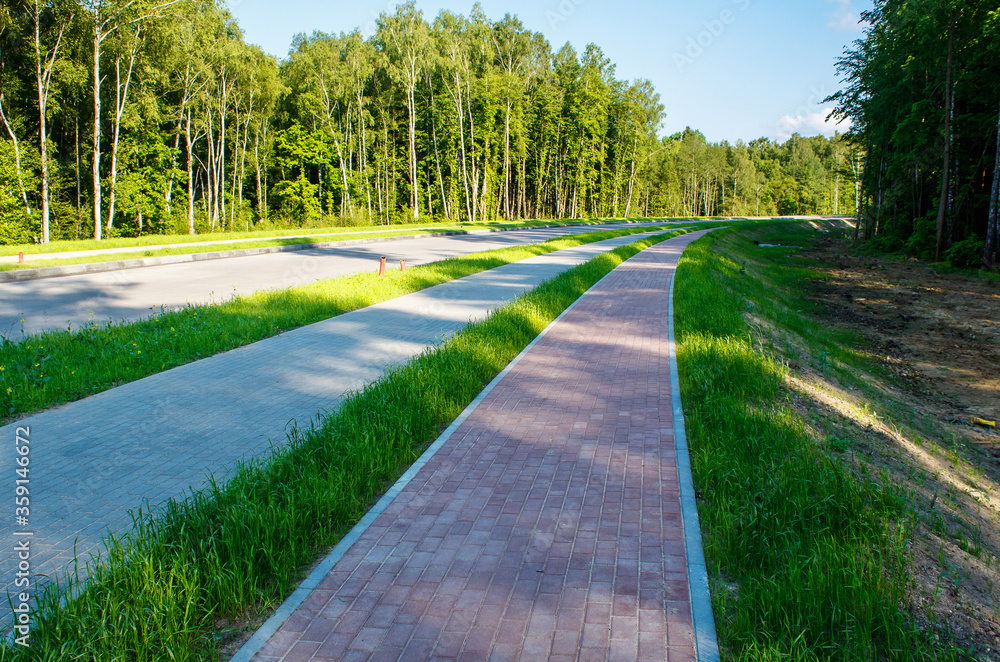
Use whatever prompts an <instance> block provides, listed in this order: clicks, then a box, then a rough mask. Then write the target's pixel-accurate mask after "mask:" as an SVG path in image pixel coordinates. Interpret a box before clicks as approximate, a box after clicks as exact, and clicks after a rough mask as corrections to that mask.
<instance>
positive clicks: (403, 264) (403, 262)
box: [399, 260, 406, 271]
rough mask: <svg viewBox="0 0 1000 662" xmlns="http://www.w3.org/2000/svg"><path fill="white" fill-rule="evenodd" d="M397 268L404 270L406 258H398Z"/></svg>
mask: <svg viewBox="0 0 1000 662" xmlns="http://www.w3.org/2000/svg"><path fill="white" fill-rule="evenodd" d="M399 270H400V271H406V260H400V261H399Z"/></svg>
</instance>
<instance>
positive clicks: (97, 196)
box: [91, 9, 102, 241]
mask: <svg viewBox="0 0 1000 662" xmlns="http://www.w3.org/2000/svg"><path fill="white" fill-rule="evenodd" d="M94 14H95V15H94V44H93V46H94V48H93V51H94V52H93V57H94V67H93V76H94V153H93V156H92V158H91V162H92V163H91V165H92V170H93V177H94V199H93V207H94V239H97V240H98V241H100V239H101V220H102V219H101V38H102V37H101V24H100V22H99V21H98V16H97V10H96V9H95V10H94Z"/></svg>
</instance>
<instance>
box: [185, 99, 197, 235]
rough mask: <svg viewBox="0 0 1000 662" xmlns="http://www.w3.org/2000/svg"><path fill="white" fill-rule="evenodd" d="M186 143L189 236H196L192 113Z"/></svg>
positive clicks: (188, 120)
mask: <svg viewBox="0 0 1000 662" xmlns="http://www.w3.org/2000/svg"><path fill="white" fill-rule="evenodd" d="M184 142H185V144H186V146H187V173H188V201H187V202H188V208H187V219H188V234H194V233H195V232H194V186H195V181H194V141H193V140H191V111H190V110H188V113H187V130H186V131H185V132H184Z"/></svg>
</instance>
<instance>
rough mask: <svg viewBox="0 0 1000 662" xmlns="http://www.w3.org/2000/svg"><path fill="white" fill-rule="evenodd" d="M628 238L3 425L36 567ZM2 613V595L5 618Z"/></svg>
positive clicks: (246, 455) (2, 588)
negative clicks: (23, 471)
mask: <svg viewBox="0 0 1000 662" xmlns="http://www.w3.org/2000/svg"><path fill="white" fill-rule="evenodd" d="M636 238H637V236H636V235H633V236H631V237H621V238H617V239H613V240H609V241H604V242H598V243H594V244H587V245H584V246H579V247H576V248H572V249H567V250H564V251H557V252H555V253H550V254H548V255H544V256H540V257H537V258H532V259H530V260H525V261H523V262H518V263H515V264H510V265H506V266H504V267H500V268H497V269H493V270H490V271H488V272H482V273H479V274H476V275H473V276H469V277H467V278H463V279H460V280H456V281H452V282H450V283H445V284H443V285H439V286H437V287H433V288H429V289H426V290H423V291H421V292H416V293H414V294H410V295H407V296H404V297H399V298H397V299H394V300H391V301H386V302H384V303H381V304H378V305H376V306H372V307H370V308H366V309H364V310H359V311H356V312H353V313H348V314H346V315H341V316H339V317H335V318H332V319H329V320H326V321H323V322H319V323H317V324H312V325H310V326H307V327H303V328H300V329H296V330H294V331H290V332H288V333H284V334H281V335H280V336H276V337H274V338H270V339H267V340H263V341H261V342H258V343H254V344H252V345H249V346H246V347H243V348H240V349H236V350H233V351H231V352H226V353H224V354H220V355H218V356H214V357H211V358H208V359H204V360H201V361H196V362H194V363H190V364H187V365H184V366H180V367H178V368H175V369H173V370H168V371H167V372H163V373H160V374H157V375H153V376H150V377H147V378H145V379H142V380H139V381H136V382H132V383H130V384H125V385H123V386H119V387H117V388H114V389H111V390H109V391H106V392H104V393H101V394H98V395H95V396H93V397H90V398H86V399H84V400H81V401H79V402H74V403H71V404H67V405H64V406H61V407H56V408H53V409H51V410H49V411H45V412H43V413H40V414H37V415H34V416H30V417H28V418H26V419H24V420H21V421H19V422H17V423H14V424H10V425H6V426H0V440H3V443H0V462H2V463H3V464H2V466H4V467H7V468H8V474H9V476H11V481H13V478H14V468H15V467H16V466H17V465H16V464H15V459H16V455H15V451H14V448H15V445H14V437H15V428H17V427H19V426H28V427H30V429H31V449H32V450H31V485H30V487H31V518H30V526H28V527H27V528H28V529H29V530H32V531H33V532H34V536H33V537H32V538H31V550H32V551H31V564H32V567H31V570H32V572H33V573H37V574H45V575H48V576H50V577H57V576H59V574H60V573H61V572H62V571H63V569H64V567H65V566H66V564H68V563H70V562H71V561H72V559H73V553H74V547H75V549H76V552H77V554H78V555H79V558H80V559H81V566H82V565H83V563H82V562H84V561H86V560H87V558H88V556H89V554H90V553H91V552H97V551H100V550H101V544H100V540H101V538H102V536H103V535H105V534H106V533H107V532H108V531H109V530H110V531H113V532H115V533H118V534H120V533H122V532H123V531H126V530H127V529H128V528H129V527H130V525H131V522H132V520H131V517H130V516H129V514H128V511H129V510H130V509H138V508H140V507H143V508H145V502H146V501H148V502H149V503H150V504H153V505H154V506H155V505H158V504H160V503H162V502H164V501H165V500H167V499H169V498H183V497H184V496H185V494H186V493H187V492H188V490H189V489H191V488H195V489H197V488H201V487H203V486H204V485H205V481H206V476H207V475H208V474H209V473H212V474H214V475H215V476H216V477H217V478H218V479H219V480H220V482H221V481H224V480H225V479H226V478H227V477H228V476H230V475H231V473H232V471H233V470H234V467H235V466H236V463H237V462H238V461H240V460H247V459H251V458H257V457H261V456H264V455H266V454H267V453H268V452H269V450H270V448H271V443H272V441H273V442H274V443H275V444H281V443H284V441H285V438H286V437H285V429H286V424H288V423H289V421H298V422H299V424H301V425H307V424H308V422H309V421H310V420H311V419H312V418H313V417H314V416H316V415H317V414H318V413H319V412H320V411H321V410H322V409H330V408H332V407H336V404H337V401H338V399H339V398H340V397H341V396H342V395H343V394H344V393H345V392H346V391H348V390H350V389H354V388H358V387H360V386H363V385H364V384H365V383H366V382H368V381H371V380H374V379H376V378H378V377H379V376H380V375H381V374H382V372H383V371H384V370H385V368H386V367H387V366H388V365H390V364H393V363H398V362H402V361H406V360H408V359H409V358H410V357H412V356H413V355H415V354H417V353H419V352H421V351H423V349H424V348H425V347H427V346H428V345H430V344H433V343H434V342H435V341H437V340H438V339H440V338H442V337H445V336H448V335H451V334H453V333H455V332H456V331H457V330H458V329H460V328H461V327H462V326H464V325H465V324H466V323H467V322H468V321H469V320H470V319H479V318H481V317H484V316H485V315H486V314H487V313H488V312H489V311H490V310H492V309H493V308H495V307H497V306H499V305H502V304H503V303H504V302H506V301H509V300H511V299H513V298H515V297H516V296H518V295H520V294H521V293H523V292H524V291H526V290H529V289H531V288H533V287H535V286H536V285H538V284H539V283H540V282H542V281H544V280H547V279H549V278H552V277H553V276H555V275H556V274H558V273H560V272H562V271H564V270H566V269H569V268H571V267H573V266H575V265H577V264H580V263H582V262H585V261H586V260H588V259H590V258H592V257H594V256H595V255H598V254H600V253H601V252H603V251H607V250H610V249H612V248H614V247H616V246H621V245H624V244H627V243H631V242H632V241H635V240H636ZM375 264H377V262H376V263H375ZM147 271H149V270H147ZM11 490H12V491H13V482H11ZM10 508H11V510H10V511H8V512H9V515H10V516H9V517H8V518H6V519H4V520H3V523H2V525H0V536H2V538H3V540H4V541H5V544H3V546H2V549H0V596H2V595H5V592H6V590H8V589H10V588H12V586H13V582H14V580H15V572H16V571H17V564H18V559H17V556H16V552H15V551H14V545H15V543H16V542H17V540H19V538H17V537H16V536H15V535H14V531H15V530H16V529H15V526H14V521H13V520H14V517H13V515H14V513H13V500H12V501H11V506H10ZM22 528H25V527H17V529H22ZM10 615H11V613H10V607H9V605H8V604H7V602H6V600H4V601H3V602H2V604H0V621H4V620H5V619H9V618H10Z"/></svg>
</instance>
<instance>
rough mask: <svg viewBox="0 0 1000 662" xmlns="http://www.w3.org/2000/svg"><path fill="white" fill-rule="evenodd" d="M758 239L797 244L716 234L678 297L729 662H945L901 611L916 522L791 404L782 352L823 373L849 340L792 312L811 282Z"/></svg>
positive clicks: (845, 356)
mask: <svg viewBox="0 0 1000 662" xmlns="http://www.w3.org/2000/svg"><path fill="white" fill-rule="evenodd" d="M754 238H758V239H760V240H761V241H762V243H764V242H765V241H766V242H768V243H771V242H773V243H787V244H795V243H797V242H798V243H801V242H802V241H803V240H804V239H805V238H806V236H805V235H804V234H803V231H802V230H801V229H799V230H796V229H795V228H793V227H790V226H787V225H784V226H782V225H775V226H770V227H768V226H764V227H763V228H755V229H754V234H752V235H751V234H749V233H729V234H726V233H725V231H722V233H715V234H714V235H710V236H709V237H706V238H704V239H701V240H699V241H698V242H695V243H694V244H692V245H691V246H690V247H689V248H688V249H687V252H686V253H685V255H684V256H683V258H682V260H681V263H680V265H679V268H678V276H677V277H678V282H677V286H676V288H675V292H676V294H675V297H676V304H675V305H676V315H677V329H678V341H679V345H678V362H679V365H680V371H681V386H682V393H683V398H684V405H685V420H686V424H687V428H688V434H689V439H690V447H691V459H692V467H693V473H694V478H695V485H696V488H697V490H698V492H699V494H700V496H701V499H702V500H701V503H700V505H699V515H700V517H701V524H702V529H703V542H704V545H705V553H706V558H707V560H708V563H709V567H710V575H711V581H712V587H713V607H714V609H715V616H716V624H717V629H718V632H719V637H720V642H721V645H722V647H723V649H724V650H725V651H726V657H727V658H728V659H734V660H747V661H750V660H859V661H860V660H873V659H879V660H912V659H953V658H954V653H953V651H951V650H950V649H949V648H948V647H947V645H945V644H941V645H939V646H938V645H932V644H931V643H930V642H929V641H928V640H927V638H926V637H925V636H923V635H922V634H921V633H919V632H918V631H917V630H916V629H915V628H914V626H913V625H912V624H911V623H910V622H909V620H908V616H907V614H906V613H905V612H904V611H903V610H902V608H901V606H902V605H905V603H906V595H907V591H908V586H909V579H908V576H909V575H908V573H909V558H908V552H907V543H908V539H909V535H910V533H911V527H912V518H911V517H910V514H909V512H908V511H907V508H906V505H905V501H904V499H903V498H902V495H901V494H900V491H899V489H898V486H896V485H894V484H892V483H887V482H884V481H880V480H876V479H875V478H874V477H871V476H869V475H868V474H867V473H865V472H855V473H852V472H850V471H848V470H847V469H846V468H845V467H844V466H843V464H842V463H841V462H838V461H837V460H835V459H833V458H831V456H830V454H829V453H828V452H826V451H825V450H824V449H823V448H822V447H821V446H820V445H818V444H817V443H816V441H815V440H814V439H813V438H812V437H811V435H810V433H809V430H808V421H807V420H806V419H805V418H804V415H803V413H802V412H801V410H799V409H796V408H795V407H793V405H792V402H791V400H790V397H789V391H788V388H787V386H786V377H787V375H788V367H787V366H786V365H785V361H786V360H787V359H788V358H789V355H788V353H787V352H786V351H785V350H784V348H783V347H781V346H780V344H781V340H780V339H781V338H782V336H783V335H784V334H788V335H794V336H795V337H796V338H797V339H800V340H801V341H802V342H805V343H806V345H807V347H808V350H809V351H810V352H813V353H814V355H816V356H819V355H820V353H821V352H825V353H826V355H828V356H829V358H830V365H831V369H833V367H834V366H837V367H838V369H840V370H847V369H849V367H850V366H851V365H858V364H859V363H860V361H861V358H860V357H859V356H858V355H857V354H856V353H854V352H853V351H852V349H851V342H850V341H851V338H850V337H845V336H843V335H842V334H839V335H838V334H836V333H833V332H831V331H829V330H827V329H825V328H822V327H820V326H819V325H818V324H816V323H815V322H813V321H811V320H810V319H808V317H807V316H806V315H803V314H801V313H802V311H803V310H804V309H805V307H806V306H808V305H809V304H808V303H807V302H806V301H805V299H804V297H802V291H803V285H804V283H805V282H806V281H807V280H808V279H811V278H815V277H817V274H815V273H814V272H811V271H810V270H809V269H808V268H807V267H806V266H804V265H803V264H799V263H798V261H797V260H796V258H794V257H790V258H784V257H782V258H778V259H771V258H769V257H768V255H769V254H767V253H764V252H763V251H762V250H760V249H757V248H756V247H755V246H753V244H752V243H751V240H752V239H754ZM765 238H766V239H765ZM785 252H787V251H785ZM770 255H774V254H773V253H772V254H770ZM789 291H790V292H792V294H788V292H789ZM747 320H758V322H759V323H760V324H762V325H763V324H766V325H768V326H769V328H768V329H767V331H768V332H767V333H766V334H763V333H759V332H758V331H759V330H755V329H754V328H753V327H752V326H751V325H750V324H748V322H747ZM765 336H767V337H765ZM774 338H777V339H778V340H777V341H775V340H774ZM776 342H777V344H778V346H775V343H776Z"/></svg>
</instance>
